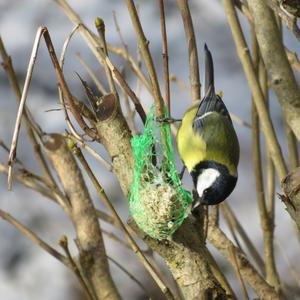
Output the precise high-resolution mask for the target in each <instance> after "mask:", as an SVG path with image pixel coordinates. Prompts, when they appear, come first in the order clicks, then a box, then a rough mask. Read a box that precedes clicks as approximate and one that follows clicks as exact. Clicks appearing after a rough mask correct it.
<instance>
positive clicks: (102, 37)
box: [95, 18, 117, 95]
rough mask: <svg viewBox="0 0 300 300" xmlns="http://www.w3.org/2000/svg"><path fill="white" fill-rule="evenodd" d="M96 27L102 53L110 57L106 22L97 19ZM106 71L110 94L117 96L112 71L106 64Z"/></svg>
mask: <svg viewBox="0 0 300 300" xmlns="http://www.w3.org/2000/svg"><path fill="white" fill-rule="evenodd" d="M95 26H96V29H97V31H98V35H99V39H100V43H101V46H102V51H103V52H104V54H105V56H106V57H108V51H107V44H106V39H105V24H104V21H103V20H102V19H100V18H96V21H95ZM104 69H105V73H106V78H107V81H108V85H109V88H110V92H111V93H114V94H115V95H117V90H116V87H115V84H114V80H113V77H112V73H111V70H110V69H109V68H108V66H107V64H106V63H104Z"/></svg>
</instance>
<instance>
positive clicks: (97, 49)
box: [55, 0, 151, 123]
mask: <svg viewBox="0 0 300 300" xmlns="http://www.w3.org/2000/svg"><path fill="white" fill-rule="evenodd" d="M55 1H56V2H57V3H58V4H59V5H60V6H61V7H62V9H63V10H64V12H65V13H66V14H67V16H68V17H69V18H70V20H71V21H72V22H73V23H75V24H78V25H79V32H80V33H81V35H82V37H83V38H84V40H85V41H86V43H87V45H88V46H89V47H90V49H91V50H92V52H93V54H94V55H95V56H96V58H97V59H98V61H99V62H100V63H101V64H104V63H106V64H107V65H108V67H109V68H110V70H111V72H112V73H113V75H114V76H115V78H116V81H117V82H118V84H119V85H120V86H121V88H122V89H124V90H125V92H126V93H127V94H128V96H129V97H130V99H131V100H132V102H133V104H134V106H135V109H136V110H137V112H138V114H139V115H140V117H141V119H142V121H143V123H145V122H146V114H145V111H144V109H143V107H142V105H141V103H140V100H139V99H138V97H137V96H136V94H135V93H134V92H133V91H132V89H131V88H130V86H129V85H128V83H127V82H126V81H125V80H124V78H123V77H122V74H121V73H120V71H119V70H118V69H117V68H116V67H115V65H114V64H113V63H112V61H111V60H110V59H109V58H108V57H107V56H105V54H104V53H103V51H102V50H101V45H100V43H99V40H98V39H97V37H96V36H95V35H94V34H92V33H91V32H90V30H88V28H87V27H86V26H85V25H84V24H83V23H82V21H81V19H80V18H79V16H78V15H76V13H75V12H74V11H73V10H72V8H71V7H70V6H69V5H68V3H67V2H66V1H65V0H55ZM108 48H109V47H108ZM150 90H151V89H150Z"/></svg>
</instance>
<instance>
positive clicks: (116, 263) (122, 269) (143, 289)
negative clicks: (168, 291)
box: [107, 255, 150, 299]
mask: <svg viewBox="0 0 300 300" xmlns="http://www.w3.org/2000/svg"><path fill="white" fill-rule="evenodd" d="M107 258H108V259H109V260H110V261H111V262H112V263H114V264H115V265H116V266H117V267H118V268H119V269H120V270H121V271H123V272H124V273H125V274H126V275H127V276H128V277H129V278H130V279H131V280H132V281H134V282H135V283H136V284H137V285H138V286H139V287H140V288H141V290H142V291H143V292H144V293H145V295H147V297H148V298H149V292H148V291H147V289H146V288H145V287H144V286H143V284H142V283H141V282H140V281H139V280H138V279H137V278H136V277H135V276H133V275H132V274H131V273H129V272H128V271H127V270H126V269H125V268H124V267H123V266H122V265H121V264H120V263H118V262H117V261H116V260H115V259H114V258H112V257H111V256H108V255H107ZM149 299H150V298H149Z"/></svg>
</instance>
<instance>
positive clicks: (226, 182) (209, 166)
mask: <svg viewBox="0 0 300 300" xmlns="http://www.w3.org/2000/svg"><path fill="white" fill-rule="evenodd" d="M204 52H205V96H204V98H203V99H202V101H200V103H199V102H198V103H196V104H194V105H193V106H192V107H190V108H189V109H188V110H187V111H186V113H185V114H184V117H183V119H182V122H181V125H180V127H179V129H178V133H177V137H176V142H177V147H178V152H179V155H180V157H181V159H182V161H183V163H184V165H185V166H186V168H187V169H188V171H189V173H190V175H191V176H192V179H193V183H194V187H195V189H196V191H197V193H198V196H199V197H198V198H197V199H196V201H194V203H193V207H192V211H193V210H194V209H195V208H196V207H198V206H199V205H200V204H206V205H214V204H218V203H220V202H222V201H224V200H225V199H226V198H227V197H228V196H229V195H230V194H231V192H232V191H233V189H234V187H235V185H236V182H237V177H238V172H237V166H238V162H239V152H240V150H239V142H238V138H237V135H236V132H235V130H234V128H233V125H232V121H231V118H230V115H229V113H228V110H227V108H226V106H225V104H224V102H223V101H222V99H221V96H220V95H217V94H216V93H215V87H214V68H213V60H212V56H211V53H210V51H209V50H208V48H207V46H206V44H205V47H204Z"/></svg>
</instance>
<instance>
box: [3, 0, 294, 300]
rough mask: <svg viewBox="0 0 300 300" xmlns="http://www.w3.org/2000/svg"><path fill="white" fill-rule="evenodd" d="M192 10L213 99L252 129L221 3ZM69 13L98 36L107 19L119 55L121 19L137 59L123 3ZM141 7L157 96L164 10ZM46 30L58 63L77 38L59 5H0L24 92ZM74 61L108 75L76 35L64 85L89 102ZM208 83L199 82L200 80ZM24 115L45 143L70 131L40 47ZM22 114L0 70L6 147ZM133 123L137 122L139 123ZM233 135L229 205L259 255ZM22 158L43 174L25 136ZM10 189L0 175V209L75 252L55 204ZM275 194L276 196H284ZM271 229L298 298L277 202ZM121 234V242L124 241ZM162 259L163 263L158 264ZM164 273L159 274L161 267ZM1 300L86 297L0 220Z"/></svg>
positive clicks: (123, 209) (173, 20) (133, 295)
mask: <svg viewBox="0 0 300 300" xmlns="http://www.w3.org/2000/svg"><path fill="white" fill-rule="evenodd" d="M189 2H190V7H191V12H192V17H193V21H194V29H195V33H196V37H197V43H198V54H199V59H200V66H201V68H202V70H203V55H202V54H203V46H204V43H207V44H208V46H209V48H210V50H211V52H212V54H213V58H214V63H215V85H216V89H217V90H222V91H223V98H224V102H225V103H226V105H227V107H228V109H229V111H230V112H232V113H234V114H235V115H237V116H239V117H240V118H242V119H243V120H244V121H246V122H248V123H250V120H251V116H250V112H251V95H250V92H249V88H248V85H247V82H246V80H245V77H244V74H243V70H242V67H241V65H240V62H239V60H238V57H237V54H236V51H235V47H234V44H233V40H232V36H231V33H230V30H229V27H228V25H227V22H226V17H225V15H224V11H223V6H222V2H221V1H218V0H210V1H205V0H197V1H196V0H191V1H189ZM69 4H70V5H71V6H72V7H73V8H74V10H75V11H76V12H77V13H78V14H79V15H80V17H81V18H82V20H83V22H84V23H85V24H86V25H87V26H88V27H89V28H90V29H92V30H93V31H95V30H94V20H95V18H96V17H97V16H99V17H101V18H103V19H104V21H105V24H106V37H107V41H108V42H109V43H111V44H113V45H116V46H121V42H120V39H119V36H118V33H117V30H116V26H115V24H114V21H113V12H115V14H116V17H117V19H118V23H119V25H120V27H121V31H122V35H123V38H124V40H125V42H126V44H127V45H128V48H129V51H130V53H131V54H132V55H133V56H134V57H137V46H136V38H135V33H134V31H133V30H132V26H131V21H130V18H129V15H128V13H127V8H126V5H125V2H124V1H119V0H110V1H104V0H102V1H101V0H100V1H99V0H86V1H80V0H70V1H69ZM136 4H137V5H138V6H139V13H140V19H141V21H142V25H143V29H144V32H145V34H146V36H147V38H148V40H149V41H150V50H151V52H152V55H153V58H154V61H155V65H156V67H157V73H158V75H159V78H160V82H161V87H162V88H163V87H164V85H163V69H162V55H161V31H160V19H159V8H158V2H157V1H154V0H152V1H149V0H140V1H136ZM165 5H166V22H167V34H168V46H169V64H170V72H171V73H172V74H174V75H175V76H176V78H177V79H178V81H180V84H178V83H174V82H172V83H171V113H172V116H173V117H174V118H181V117H182V115H183V112H184V111H185V110H186V109H187V108H188V107H189V105H190V103H191V98H190V94H189V91H188V89H187V88H185V86H186V87H188V84H189V81H188V58H187V46H186V43H185V36H184V30H183V26H182V21H181V17H180V14H179V11H178V9H177V5H176V1H172V0H167V1H165ZM240 20H241V22H242V24H243V26H244V29H245V32H246V35H247V38H248V41H249V27H248V25H247V24H246V20H245V18H244V17H243V16H241V17H240ZM41 25H44V26H47V27H48V29H49V32H50V35H51V38H52V41H53V43H54V47H55V49H56V52H57V53H58V54H60V52H61V49H62V45H63V42H64V40H65V38H66V37H67V35H68V34H69V32H70V31H71V30H72V28H73V25H72V24H71V23H70V21H69V20H68V19H67V17H66V16H65V15H64V13H63V12H62V10H61V9H60V8H59V7H58V5H57V4H56V3H55V2H54V1H51V0H44V1H39V0H0V34H1V37H2V39H3V42H4V44H5V47H6V50H7V52H8V53H9V55H10V56H11V57H12V61H13V65H14V67H15V70H16V72H17V74H18V78H19V82H20V84H21V85H23V82H24V78H25V74H26V68H27V65H28V61H29V57H30V53H31V49H32V45H33V41H34V37H35V33H36V30H37V28H38V27H39V26H41ZM284 39H285V44H286V45H287V47H288V48H289V49H290V50H293V51H296V52H297V51H298V55H299V54H300V50H299V43H297V41H296V39H295V38H294V37H293V36H292V35H291V34H290V33H289V32H287V31H284ZM78 52H79V53H80V54H81V56H82V57H83V58H84V59H85V60H86V61H87V62H88V63H89V64H90V65H91V66H92V67H93V70H94V71H95V72H96V74H97V75H98V76H99V78H105V77H104V71H103V69H102V68H101V67H100V66H99V65H98V64H97V61H96V59H95V58H94V57H93V54H92V53H91V52H90V50H89V49H88V47H87V46H86V45H85V43H84V41H83V40H82V38H81V37H80V35H79V34H76V35H75V36H74V38H73V39H72V41H71V44H70V47H69V49H68V51H67V54H66V63H65V77H66V79H67V82H68V85H69V87H70V89H71V91H72V93H73V94H75V95H76V96H77V97H78V98H80V99H85V96H84V94H83V91H82V87H81V85H80V82H79V80H78V77H77V76H76V74H75V71H76V72H78V73H79V74H80V75H81V76H83V77H84V79H86V80H87V81H89V77H88V75H87V74H86V72H85V70H84V69H83V67H82V66H81V64H80V63H79V61H78V59H77V58H76V56H75V54H76V53H78ZM112 59H113V61H114V62H115V63H116V64H117V66H118V67H119V68H120V69H124V68H126V64H125V63H124V61H122V60H120V59H119V58H118V57H115V56H112ZM202 74H203V72H202V71H201V75H202ZM127 76H128V77H127V80H128V81H129V83H130V85H131V87H133V89H135V90H136V86H137V82H136V79H135V78H134V77H133V76H132V75H130V73H129V72H128V75H127ZM202 78H203V76H202ZM298 80H299V76H298ZM139 95H140V98H141V99H142V101H143V104H144V106H146V107H149V105H150V104H151V101H152V99H151V98H150V97H149V95H148V93H147V92H146V91H144V90H140V92H139ZM27 105H28V107H29V108H30V110H31V112H32V113H33V115H34V117H35V118H36V120H37V121H38V122H39V124H40V125H41V126H42V128H43V130H44V131H46V132H48V133H50V132H60V133H62V132H64V130H65V128H66V125H65V122H64V117H63V112H62V111H59V110H55V109H57V108H59V99H58V92H57V83H56V79H55V76H54V69H53V67H52V65H51V61H50V58H49V55H48V53H47V51H46V47H45V45H44V43H43V42H42V43H41V47H40V50H39V54H38V57H37V63H36V65H35V69H34V73H33V79H32V83H31V87H30V92H29V95H28V99H27ZM270 105H271V111H272V120H273V122H274V125H275V128H276V131H277V133H278V136H279V139H280V142H281V145H282V148H283V152H284V153H285V156H286V150H287V149H286V141H285V137H284V134H283V129H282V128H283V127H282V119H281V111H280V107H279V105H278V103H277V99H276V97H274V95H271V98H270ZM49 110H50V111H49ZM51 110H55V111H51ZM16 114H17V105H16V101H15V97H14V94H13V92H12V90H11V88H10V86H9V84H8V80H7V78H6V75H5V73H4V71H3V69H0V139H2V140H3V141H4V142H5V143H6V144H7V145H9V144H10V142H11V137H12V133H13V128H14V124H15V118H16ZM137 119H138V118H137ZM137 121H138V122H139V120H137ZM140 125H141V124H139V123H138V129H141V126H140ZM235 128H236V130H237V134H238V137H239V141H240V146H241V160H240V167H239V181H238V185H237V187H236V189H235V191H234V193H233V194H232V195H231V196H230V199H228V203H230V205H231V207H232V208H233V210H234V212H235V213H236V215H237V216H238V218H239V220H240V222H241V223H242V225H243V226H244V228H245V230H246V231H247V233H248V234H249V236H250V238H251V239H252V240H253V241H254V244H255V245H256V247H257V248H258V250H259V251H260V253H261V254H262V233H261V228H260V221H259V215H258V208H257V202H256V192H255V181H254V175H253V170H252V148H251V147H252V143H251V131H250V130H249V129H248V128H246V127H244V126H241V125H239V124H236V123H235ZM96 150H97V151H99V152H100V153H101V154H102V155H103V156H104V157H105V158H108V156H107V155H106V153H105V151H104V150H103V148H102V147H101V146H100V145H97V148H96ZM263 152H264V151H263ZM17 155H18V158H19V159H21V160H22V161H23V162H24V163H25V165H26V166H27V167H28V168H29V169H30V170H33V171H36V172H38V167H37V164H36V162H35V160H34V156H33V153H32V148H31V145H30V144H29V143H28V140H27V136H26V132H25V130H24V128H23V129H22V130H21V136H20V141H19V146H18V152H17ZM7 157H8V155H7V153H5V152H4V151H3V150H2V149H0V160H1V162H2V163H6V161H7ZM87 157H88V156H87ZM88 158H89V161H90V162H91V163H92V165H93V167H94V170H95V173H96V174H97V176H98V178H99V180H100V182H101V183H102V185H103V186H104V188H105V190H106V192H107V194H108V196H109V197H110V199H111V200H112V201H113V204H114V206H115V208H116V209H117V210H118V212H119V213H120V215H121V216H122V218H123V220H124V222H126V219H127V218H128V208H127V203H126V201H125V199H124V198H123V196H122V194H121V190H120V187H119V185H118V182H117V180H116V179H115V178H114V176H113V175H112V174H111V173H109V172H108V171H107V170H106V169H105V168H104V167H103V166H102V165H99V163H98V162H96V161H94V160H93V158H91V157H88ZM180 168H181V163H180V162H179V161H178V170H179V169H180ZM6 180H7V178H6V175H4V174H0V207H1V208H2V209H3V210H5V211H8V212H10V213H11V214H12V215H13V216H15V217H16V218H17V219H18V220H20V221H21V222H23V223H24V224H26V225H27V226H28V227H29V228H31V229H32V230H33V231H34V232H35V233H37V234H38V235H39V236H40V237H42V238H43V239H44V240H45V241H46V242H48V243H49V244H51V245H52V246H53V247H56V248H57V249H58V246H57V241H58V240H59V238H60V237H61V236H62V235H63V234H66V235H67V236H68V237H69V240H70V244H72V245H71V246H72V247H73V249H75V247H74V245H73V244H74V243H72V239H73V238H74V236H75V235H74V231H73V228H72V224H71V223H70V221H69V220H68V218H67V217H66V215H65V214H64V212H63V211H62V210H61V209H60V208H59V207H58V206H57V205H55V204H54V203H51V202H50V201H48V200H47V199H45V198H42V197H41V196H39V195H38V194H36V193H34V192H32V191H30V190H28V189H26V188H24V187H23V186H21V185H20V184H18V183H17V182H15V183H14V187H13V191H12V192H7V189H6ZM184 183H185V186H186V187H187V188H190V187H191V181H190V178H189V177H188V176H187V175H185V177H184ZM87 185H88V186H90V187H91V188H90V192H91V194H92V196H93V199H94V202H95V204H96V205H97V206H98V207H101V208H102V209H104V208H103V207H102V206H101V204H100V201H99V199H98V198H97V196H96V193H95V191H94V189H93V187H92V186H91V184H90V182H89V181H88V180H87ZM276 191H277V192H280V189H279V186H278V187H277V190H276ZM102 223H103V222H102ZM102 223H101V225H102V226H103V228H104V229H105V230H107V231H108V232H114V229H113V228H111V227H109V225H107V224H105V223H103V224H102ZM275 226H276V228H275V236H276V238H275V250H276V251H275V255H276V261H277V264H278V270H279V275H280V277H281V278H284V281H285V282H286V283H288V284H289V285H290V286H291V287H292V288H296V287H297V285H296V281H295V278H294V277H293V276H292V275H291V269H290V268H289V267H288V265H287V263H286V259H285V256H287V257H288V258H289V260H290V261H291V262H292V265H293V268H295V270H296V271H297V272H298V273H299V272H300V263H299V259H298V254H299V242H298V240H297V237H296V234H295V231H294V228H293V224H292V222H291V219H290V217H289V215H288V214H287V213H286V211H285V209H284V205H283V204H282V203H281V201H280V200H279V199H276V219H275ZM223 228H224V230H225V231H226V232H228V230H227V228H226V226H223ZM115 233H116V234H119V233H118V232H115ZM105 244H106V248H107V254H108V255H109V256H110V257H112V258H114V259H115V260H116V261H118V262H120V263H121V264H122V265H123V267H125V268H126V269H127V270H128V271H129V272H130V273H132V274H134V276H136V277H138V278H139V279H140V280H141V281H142V282H143V284H144V285H145V286H146V287H147V290H149V291H150V294H151V293H152V294H151V295H153V299H159V298H160V296H159V295H158V294H156V293H155V285H154V283H153V282H152V279H151V278H150V277H149V276H148V274H147V272H146V271H145V270H144V268H143V267H142V265H141V264H140V262H139V261H138V260H137V259H136V257H135V256H134V255H133V254H132V253H131V252H130V251H128V250H127V249H126V248H124V247H122V246H120V245H119V244H118V243H116V242H115V241H113V240H111V239H110V238H109V237H107V236H105ZM142 247H143V245H142ZM71 249H72V248H71ZM282 250H283V251H284V252H282ZM212 251H213V253H214V254H215V255H216V257H217V259H218V261H219V262H220V264H221V266H222V267H223V269H224V270H226V274H227V275H228V278H229V280H230V282H231V283H232V285H233V287H234V288H235V290H236V292H237V294H239V293H240V288H239V285H238V281H237V279H236V277H235V275H234V273H233V272H232V270H231V268H230V267H229V266H228V265H227V264H226V263H225V261H223V260H222V257H220V256H219V255H218V254H217V253H215V251H214V250H213V249H212ZM157 259H158V260H159V258H157ZM160 263H161V264H162V262H160ZM227 269H228V270H227ZM111 270H112V275H113V277H114V279H115V281H116V283H117V286H118V289H119V291H120V292H121V294H122V295H123V297H124V299H128V300H129V299H146V298H145V295H144V293H143V291H142V290H141V289H140V288H139V287H138V286H137V285H136V284H135V283H134V282H133V281H132V280H130V278H129V277H128V276H126V275H125V274H124V273H123V272H122V271H121V270H120V269H119V268H117V267H116V266H115V265H114V264H111ZM165 273H166V274H167V273H168V271H167V270H165ZM296 297H297V296H296V295H295V299H298V298H296ZM0 299H5V300H17V299H18V300H20V299H32V300H35V299H44V300H48V299H49V300H50V299H57V300H60V299H66V300H67V299H83V295H82V294H81V292H80V287H79V285H78V283H77V281H76V278H75V277H74V275H73V274H72V273H71V272H69V271H68V270H67V269H66V268H65V267H64V266H63V265H62V264H60V263H59V262H58V261H57V260H55V259H54V258H53V257H51V256H50V255H48V254H47V253H46V252H44V251H43V250H41V249H40V248H39V247H38V246H36V245H34V244H32V242H31V241H29V240H27V239H26V238H25V237H23V236H22V235H21V234H20V233H19V232H18V231H17V230H16V229H15V228H13V227H12V226H11V225H9V224H8V223H6V222H4V221H2V220H0Z"/></svg>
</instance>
